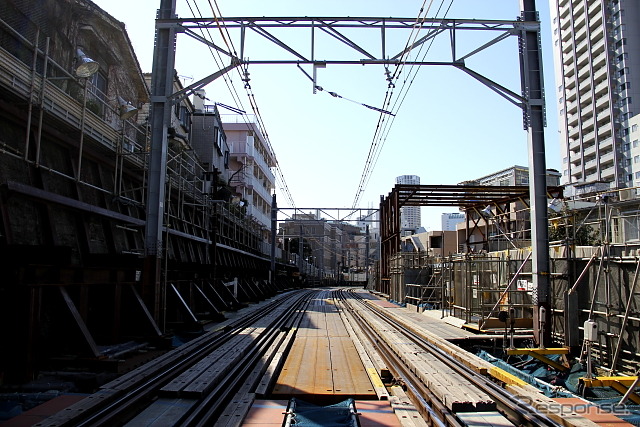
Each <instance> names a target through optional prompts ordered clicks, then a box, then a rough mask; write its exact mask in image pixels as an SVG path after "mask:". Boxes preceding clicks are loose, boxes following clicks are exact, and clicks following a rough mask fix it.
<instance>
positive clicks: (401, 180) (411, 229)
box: [396, 175, 421, 234]
mask: <svg viewBox="0 0 640 427" xmlns="http://www.w3.org/2000/svg"><path fill="white" fill-rule="evenodd" d="M396 184H408V185H420V177H419V176H418V175H401V176H398V177H396ZM420 225H421V224H420V206H403V207H402V208H400V229H401V230H402V233H403V234H413V233H415V231H416V230H417V229H418V228H420Z"/></svg>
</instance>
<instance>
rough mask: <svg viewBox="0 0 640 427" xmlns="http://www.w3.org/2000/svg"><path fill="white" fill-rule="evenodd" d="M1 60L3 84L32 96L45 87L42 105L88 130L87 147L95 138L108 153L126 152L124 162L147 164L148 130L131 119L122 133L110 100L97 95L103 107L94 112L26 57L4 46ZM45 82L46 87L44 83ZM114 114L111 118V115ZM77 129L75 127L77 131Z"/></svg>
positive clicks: (69, 123) (0, 81) (71, 124)
mask: <svg viewBox="0 0 640 427" xmlns="http://www.w3.org/2000/svg"><path fill="white" fill-rule="evenodd" d="M0 63H2V64H3V70H2V72H1V73H0V85H2V86H3V87H6V88H9V89H10V90H11V91H13V92H14V93H15V94H16V95H18V96H20V97H23V98H24V99H29V98H30V97H31V93H30V92H31V90H32V89H31V88H32V87H36V88H43V89H42V95H41V96H42V108H43V110H42V111H44V112H46V114H47V116H48V117H53V118H55V119H56V120H58V121H59V122H60V123H62V124H64V125H65V126H69V127H70V128H72V129H76V130H80V129H82V130H83V131H84V135H85V138H87V139H85V144H86V145H85V148H86V147H87V146H88V145H89V144H88V141H89V138H91V140H93V141H95V145H92V146H91V147H92V148H95V149H98V150H100V151H102V152H105V153H109V154H111V153H120V154H122V155H123V158H124V162H126V163H129V164H130V165H133V166H129V165H128V166H126V167H135V168H140V167H143V166H144V164H145V156H144V154H145V152H146V147H145V146H144V144H146V143H145V142H142V144H141V141H143V140H144V138H145V135H144V133H143V132H142V131H141V130H140V129H139V128H138V127H137V126H136V125H134V124H132V123H131V121H130V120H129V119H128V120H127V121H126V122H127V124H128V125H127V129H128V130H130V132H129V131H127V132H126V133H125V135H123V134H122V131H121V130H120V129H119V128H120V126H121V122H120V120H119V119H118V120H117V121H114V120H113V117H117V116H118V112H117V111H116V110H114V107H113V106H111V105H109V103H108V102H104V101H101V100H99V99H96V100H95V102H96V103H97V104H99V108H100V110H101V111H102V113H101V114H96V113H94V111H93V110H91V109H90V108H89V107H83V105H82V103H81V102H80V101H78V100H77V99H75V98H73V97H72V96H71V95H70V94H69V93H67V92H66V91H64V90H63V89H61V88H60V87H58V86H57V85H56V82H60V80H57V81H55V80H53V81H52V80H49V79H44V82H43V79H42V77H41V76H40V75H39V74H36V73H33V72H32V70H31V69H30V68H29V67H28V66H27V65H26V64H24V63H23V62H22V61H19V60H17V59H16V58H15V57H14V56H12V55H11V54H10V53H8V52H7V51H6V50H4V49H0ZM43 86H44V87H43ZM110 117H111V119H109V118H110ZM60 131H64V132H68V131H67V130H66V129H62V128H60ZM74 132H75V131H74Z"/></svg>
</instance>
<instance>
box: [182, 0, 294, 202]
mask: <svg viewBox="0 0 640 427" xmlns="http://www.w3.org/2000/svg"><path fill="white" fill-rule="evenodd" d="M208 4H209V7H210V9H211V12H212V14H213V17H214V21H215V23H216V26H217V28H218V31H219V32H220V35H221V38H222V40H223V42H224V44H225V45H226V47H227V49H228V50H229V51H230V52H233V55H234V56H236V57H237V52H236V50H235V47H234V46H233V42H232V39H231V37H230V34H229V31H228V29H227V28H226V26H225V25H224V23H221V22H220V20H219V19H218V16H221V13H220V9H219V7H218V5H217V2H216V1H215V0H214V1H213V3H212V2H211V0H208ZM214 4H215V10H214ZM187 6H188V7H189V10H190V11H191V14H192V15H193V16H198V17H200V18H202V17H203V14H202V12H201V11H200V8H199V7H198V4H197V3H196V2H195V0H194V1H193V5H192V0H187ZM194 8H195V10H194ZM216 10H217V13H216ZM196 11H197V15H196ZM205 30H206V34H205ZM200 32H201V34H202V37H203V38H204V39H206V40H208V41H213V35H212V34H211V32H210V30H209V28H207V27H201V28H200ZM208 49H209V52H210V54H211V56H212V57H213V59H214V62H215V63H216V66H217V67H219V68H223V63H224V61H223V59H222V57H221V54H220V52H218V51H215V50H214V49H212V47H211V46H208ZM236 71H237V72H238V73H239V75H240V78H241V80H243V81H244V80H245V79H243V76H242V73H241V71H240V70H239V69H237V68H236ZM222 77H223V80H224V82H225V84H226V86H227V88H228V90H229V94H230V95H231V97H232V98H233V101H234V103H235V105H236V107H237V108H238V109H239V110H244V109H245V108H244V105H243V103H242V100H241V98H240V95H239V94H238V92H237V90H236V88H235V86H234V85H233V84H232V82H231V79H230V78H229V77H228V76H227V75H226V74H223V75H222ZM245 89H247V92H248V93H247V96H248V97H249V102H250V104H251V108H252V110H253V113H254V117H255V118H256V122H257V123H256V124H257V127H258V128H259V130H260V132H261V134H262V136H263V137H264V142H265V144H266V145H267V148H268V150H269V152H270V154H271V155H272V158H273V162H274V163H275V167H274V169H275V172H276V174H275V175H276V176H275V178H276V184H277V186H278V187H279V188H280V189H281V190H282V191H283V193H284V196H285V198H286V199H287V202H288V203H289V204H290V205H291V206H292V207H295V203H294V201H293V197H292V195H291V193H290V191H289V188H288V186H287V183H286V180H285V179H284V174H283V172H282V169H281V168H280V165H279V163H278V160H277V157H276V155H275V150H274V149H273V146H272V145H271V142H270V139H269V134H268V133H267V131H266V126H265V124H264V121H263V120H262V116H261V115H260V110H259V108H258V106H257V103H256V101H255V95H254V94H253V93H252V92H251V91H250V86H249V85H248V82H246V83H245ZM242 117H243V120H244V121H245V124H246V125H247V127H248V128H249V129H251V123H250V122H249V120H248V118H247V117H246V116H244V115H243V116H242ZM267 202H269V201H267Z"/></svg>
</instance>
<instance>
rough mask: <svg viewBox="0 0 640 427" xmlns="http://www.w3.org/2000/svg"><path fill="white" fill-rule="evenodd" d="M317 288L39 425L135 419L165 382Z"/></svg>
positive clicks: (193, 345) (144, 368)
mask: <svg viewBox="0 0 640 427" xmlns="http://www.w3.org/2000/svg"><path fill="white" fill-rule="evenodd" d="M313 292H314V291H309V290H307V291H305V292H291V293H289V294H287V295H284V296H283V297H281V298H279V299H277V300H275V301H272V302H269V303H268V304H266V305H265V306H264V307H261V309H260V310H256V311H255V312H252V313H250V314H249V315H247V316H243V317H240V318H239V319H237V320H235V321H233V322H231V323H230V324H229V325H226V326H225V327H224V328H223V329H222V330H220V331H216V332H215V333H213V334H212V335H209V334H207V335H205V338H202V339H201V340H197V339H196V340H194V341H191V342H190V343H188V344H185V346H189V347H188V348H187V350H186V351H182V352H180V350H179V349H178V350H177V351H178V356H177V357H167V358H165V359H164V360H162V361H160V362H159V363H154V362H153V361H152V362H150V363H147V364H146V365H143V366H142V367H140V368H138V369H136V370H134V371H132V372H131V373H130V375H131V376H133V377H135V378H137V379H135V378H134V379H132V380H131V381H128V382H127V381H124V382H123V381H119V380H114V381H112V382H111V383H109V384H106V385H105V386H104V387H103V388H102V390H101V391H99V392H97V393H95V394H94V395H92V396H90V397H88V398H87V399H89V398H92V401H91V403H90V404H89V405H88V406H87V405H86V404H84V400H83V401H81V402H79V403H78V404H76V405H81V408H82V409H80V410H78V411H74V406H75V405H74V406H72V407H70V408H67V410H66V411H64V412H62V413H59V414H57V416H56V415H54V416H52V417H50V418H48V419H46V420H44V421H43V422H41V423H38V424H36V425H37V426H38V427H44V426H51V427H53V426H56V427H63V426H74V427H76V426H78V427H80V426H113V425H119V424H120V423H121V422H123V421H126V420H128V419H131V418H132V417H133V416H135V415H136V414H137V413H138V412H140V411H141V410H142V409H144V408H145V407H146V406H147V405H148V404H149V403H151V402H152V401H153V399H154V398H155V397H156V396H157V393H158V391H159V389H160V388H161V387H162V386H163V385H165V384H166V383H168V382H169V381H171V380H172V379H173V378H175V377H177V376H178V375H180V374H182V373H183V372H185V371H186V370H187V369H189V368H190V367H192V366H193V365H195V364H196V363H197V362H198V361H199V360H201V359H202V358H204V357H205V356H206V355H208V354H209V353H210V352H211V351H213V350H215V349H216V348H218V347H220V346H221V345H223V344H224V343H225V342H227V341H229V340H230V339H231V338H232V337H233V336H235V335H236V334H237V333H238V332H239V331H241V330H242V329H244V328H246V327H247V326H249V325H251V324H252V323H254V322H256V321H257V320H259V319H261V318H262V317H265V316H266V315H267V314H269V313H270V312H271V311H273V310H274V309H275V308H277V307H279V306H282V305H284V304H287V303H290V304H292V305H296V304H297V303H299V302H300V301H302V300H304V299H305V298H306V297H307V296H308V295H309V294H310V293H313ZM292 300H293V303H292ZM110 384H115V386H116V387H118V388H117V389H115V388H114V389H109V388H108V386H109V385H110ZM109 390H111V391H113V393H112V394H111V395H109ZM141 408H142V409H141Z"/></svg>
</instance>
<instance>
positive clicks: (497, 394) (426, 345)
mask: <svg viewBox="0 0 640 427" xmlns="http://www.w3.org/2000/svg"><path fill="white" fill-rule="evenodd" d="M349 294H350V296H351V297H352V298H349V299H348V301H357V303H358V304H359V305H360V306H361V307H363V308H365V309H366V310H367V311H368V312H370V313H373V314H375V315H376V316H377V317H378V318H379V319H381V320H383V321H385V322H386V323H388V324H389V325H392V326H393V327H395V328H396V329H397V330H399V331H400V332H401V333H402V334H404V335H405V336H406V337H407V338H409V339H411V340H412V341H413V342H414V343H416V344H417V345H419V346H420V347H422V348H423V349H424V350H425V351H428V352H429V353H431V354H432V355H434V356H435V357H437V358H438V360H440V361H441V362H443V363H445V364H446V365H447V366H449V367H450V368H452V369H453V370H455V371H456V372H458V373H459V374H460V375H461V376H463V377H464V378H465V379H467V380H468V381H470V382H471V383H472V384H474V385H475V386H476V387H478V389H480V390H482V391H483V392H484V393H486V394H488V395H489V396H491V397H492V398H493V399H495V401H496V403H497V404H499V406H498V409H500V410H501V411H504V412H505V413H508V414H509V417H510V419H509V420H510V421H511V422H514V423H515V424H522V425H530V426H542V425H545V426H559V425H560V424H558V423H556V422H555V421H553V420H551V419H550V418H548V417H547V416H546V415H544V414H543V413H541V412H540V411H538V410H537V409H535V408H534V407H533V406H531V405H529V404H527V403H526V402H523V401H521V400H520V399H518V398H517V396H515V395H513V394H511V393H509V392H508V391H506V390H504V389H503V388H502V387H500V386H499V385H498V384H496V383H494V382H493V380H491V379H490V378H487V377H485V376H482V375H480V374H478V373H476V372H475V371H473V370H472V369H470V368H469V367H467V366H465V365H463V364H462V363H460V362H458V361H457V360H455V359H453V358H451V357H450V356H449V355H448V354H446V353H445V352H444V351H442V350H441V349H439V348H438V347H436V346H435V345H433V344H431V343H430V342H428V341H426V340H425V339H424V338H422V337H421V336H420V335H418V334H416V333H414V332H412V331H409V330H407V329H406V328H404V327H403V326H402V325H401V324H400V323H399V322H398V321H396V320H394V319H391V318H389V317H388V316H385V315H383V313H381V312H379V311H377V310H371V308H370V307H369V306H368V305H367V304H365V303H364V299H363V298H362V297H361V296H359V295H357V294H356V293H355V292H349ZM514 406H515V407H514Z"/></svg>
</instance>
